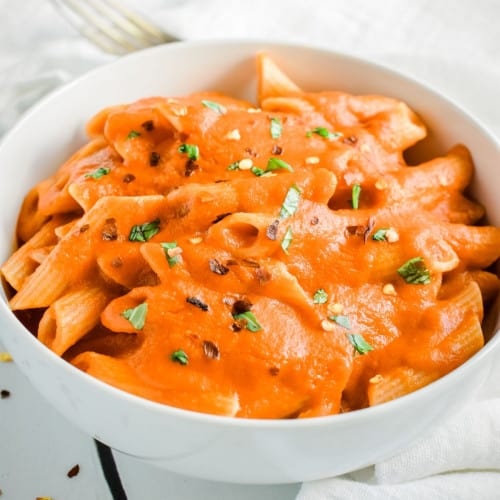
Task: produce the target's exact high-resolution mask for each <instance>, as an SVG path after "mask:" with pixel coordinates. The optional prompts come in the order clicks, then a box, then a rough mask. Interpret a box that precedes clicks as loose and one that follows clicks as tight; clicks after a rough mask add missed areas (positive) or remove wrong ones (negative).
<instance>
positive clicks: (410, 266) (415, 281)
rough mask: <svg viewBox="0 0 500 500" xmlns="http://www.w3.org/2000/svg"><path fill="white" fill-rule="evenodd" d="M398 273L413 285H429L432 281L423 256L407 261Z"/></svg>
mask: <svg viewBox="0 0 500 500" xmlns="http://www.w3.org/2000/svg"><path fill="white" fill-rule="evenodd" d="M398 274H399V275H400V276H401V277H402V278H403V279H404V280H405V281H406V283H410V284H412V285H428V284H429V283H430V282H431V275H430V272H429V270H428V269H427V268H426V267H425V263H424V259H423V258H422V257H414V258H413V259H410V260H409V261H408V262H405V263H404V264H403V265H402V266H401V267H400V268H399V269H398Z"/></svg>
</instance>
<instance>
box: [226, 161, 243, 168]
mask: <svg viewBox="0 0 500 500" xmlns="http://www.w3.org/2000/svg"><path fill="white" fill-rule="evenodd" d="M239 169H240V162H239V161H235V162H233V163H231V165H229V167H227V170H239Z"/></svg>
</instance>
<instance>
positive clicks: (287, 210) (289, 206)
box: [280, 184, 302, 219]
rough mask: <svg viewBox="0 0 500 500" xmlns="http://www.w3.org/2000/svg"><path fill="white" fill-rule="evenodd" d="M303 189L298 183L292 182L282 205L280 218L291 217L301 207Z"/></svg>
mask: <svg viewBox="0 0 500 500" xmlns="http://www.w3.org/2000/svg"><path fill="white" fill-rule="evenodd" d="M301 193H302V191H301V190H300V188H299V187H298V186H297V184H292V186H291V187H290V189H289V190H288V192H287V193H286V196H285V200H284V201H283V205H281V210H280V219H286V218H288V217H291V216H292V215H293V214H294V213H295V212H296V211H297V208H299V200H300V195H301Z"/></svg>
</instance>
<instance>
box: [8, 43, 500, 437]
mask: <svg viewBox="0 0 500 500" xmlns="http://www.w3.org/2000/svg"><path fill="white" fill-rule="evenodd" d="M207 46H208V47H212V48H213V49H216V47H217V46H222V47H227V46H235V47H236V46H242V47H252V46H254V47H255V50H256V51H257V47H260V46H262V48H269V49H271V50H272V49H273V48H278V49H290V48H298V49H301V50H306V51H311V52H313V53H319V54H320V55H324V56H326V57H331V56H334V57H336V58H339V59H344V60H347V61H350V62H352V63H354V64H357V65H361V66H365V67H368V68H369V69H371V70H374V71H377V72H381V73H383V74H385V75H386V76H388V77H390V78H396V79H400V80H402V81H403V82H404V83H406V84H408V83H409V84H411V85H414V86H417V87H420V88H421V89H422V90H424V92H427V93H428V94H431V95H432V96H433V97H434V98H437V99H439V100H442V101H444V102H446V103H448V104H449V105H450V106H451V107H453V108H454V109H455V110H456V111H457V112H458V113H459V114H461V115H462V116H463V118H464V119H465V120H467V121H469V122H471V123H472V124H473V125H474V126H475V127H477V128H478V129H479V130H480V132H481V133H482V135H483V136H485V138H486V139H488V141H489V142H490V143H492V145H494V146H495V147H496V148H497V149H498V151H499V152H500V140H499V139H498V138H497V137H496V136H495V134H493V132H492V131H491V130H490V129H489V128H488V127H487V126H486V125H485V124H484V123H482V122H481V121H479V119H478V118H476V117H475V116H474V115H473V114H472V113H470V112H469V111H466V110H465V109H464V107H462V105H460V104H459V103H457V102H456V101H455V100H454V99H453V98H450V97H448V96H445V95H443V93H441V91H439V90H437V89H436V88H435V87H434V86H433V85H431V84H429V83H428V82H426V81H422V80H420V79H419V78H416V77H414V76H410V75H408V74H406V73H404V72H402V71H399V70H396V69H393V68H391V67H388V66H386V65H384V64H383V63H380V62H374V61H372V60H369V59H367V58H364V57H361V56H359V55H353V54H350V53H346V52H340V51H336V50H334V49H331V48H329V47H327V46H326V45H322V44H315V43H302V42H297V41H286V40H266V39H261V38H255V39H250V38H234V39H222V38H220V39H210V40H203V39H201V40H191V41H176V42H171V43H168V44H164V45H159V46H155V47H151V48H148V49H145V50H141V51H137V52H133V53H131V54H128V55H125V56H122V57H120V58H118V59H116V60H113V61H111V62H105V63H103V64H101V65H99V66H97V67H95V68H93V69H91V70H90V71H87V72H85V73H83V74H82V75H80V76H78V77H76V78H74V79H73V80H71V81H70V82H68V83H65V84H63V85H61V86H60V87H58V88H56V89H55V90H53V91H51V92H49V93H48V94H47V95H45V96H44V97H43V98H42V99H40V100H39V101H37V102H36V103H35V104H34V105H33V106H31V107H30V108H29V109H28V110H26V111H25V112H24V113H23V114H22V116H21V117H20V118H19V119H18V120H17V122H16V123H15V124H14V125H13V126H12V127H11V128H10V129H9V130H8V132H7V133H6V134H5V135H4V136H3V137H2V138H1V139H0V156H1V155H2V151H3V148H4V147H5V144H7V143H8V142H9V141H10V140H11V137H13V136H14V135H15V134H16V133H17V132H18V130H20V129H22V128H23V127H24V125H25V123H26V122H29V120H30V119H31V117H32V116H33V115H36V114H37V113H38V112H39V110H41V109H42V110H43V108H44V107H45V106H50V102H51V101H52V100H53V99H56V98H57V97H58V96H59V95H61V94H64V93H66V92H69V91H70V90H71V89H72V88H73V87H77V86H80V85H84V84H85V82H86V81H87V80H90V79H93V78H95V76H96V75H99V73H100V72H105V71H108V69H109V68H116V67H119V66H121V65H125V66H127V65H130V64H133V63H134V61H136V60H140V59H141V58H143V57H145V56H149V55H150V54H153V53H155V52H158V53H164V52H165V53H167V54H168V52H170V51H177V50H196V49H201V48H206V47H207ZM0 295H1V296H2V298H1V300H0V314H1V315H2V316H4V317H5V318H6V319H8V320H9V322H10V323H8V324H7V325H6V326H7V327H9V326H10V327H12V328H18V329H20V330H22V331H23V336H24V337H25V339H26V337H29V340H27V339H26V341H27V342H31V345H32V347H34V348H35V349H37V350H38V352H39V353H40V356H42V357H46V356H48V358H47V359H48V360H50V362H54V363H56V366H58V367H60V369H61V370H70V372H71V373H73V375H74V376H76V377H79V378H80V380H81V382H82V383H84V384H91V385H93V386H94V387H95V388H96V390H98V391H104V392H105V393H107V394H109V395H110V397H113V398H121V399H122V400H124V401H126V402H127V403H130V404H132V405H137V406H142V407H143V408H144V409H146V410H148V409H151V410H153V411H154V412H155V413H159V414H162V413H163V414H165V416H167V415H168V416H171V417H174V418H179V417H181V418H183V419H186V420H189V421H197V422H198V423H200V424H212V425H223V426H224V427H227V426H230V427H234V428H256V429H269V430H275V429H288V430H290V429H292V430H293V429H299V428H304V427H317V426H323V425H329V426H331V425H338V426H342V425H344V424H345V423H346V422H350V423H357V422H360V421H364V420H366V419H370V418H372V416H373V417H377V416H378V417H381V416H383V415H384V414H392V413H395V410H397V409H398V408H399V407H401V406H403V405H407V404H408V403H411V402H412V401H414V400H416V399H421V398H425V397H426V396H427V395H428V393H429V392H431V391H434V390H435V388H437V387H438V388H443V389H444V387H443V386H447V385H453V382H454V381H455V379H460V378H462V376H465V374H466V373H467V372H468V371H469V370H471V369H472V368H473V366H474V365H476V364H477V363H480V362H481V361H482V360H483V358H486V357H487V356H489V355H491V354H492V353H493V352H494V351H495V350H496V349H497V348H498V347H499V344H500V326H499V324H498V321H499V319H500V315H499V316H498V317H497V323H496V326H495V327H494V328H493V331H492V332H491V336H490V338H489V340H488V341H487V342H486V343H485V345H484V346H483V347H482V348H481V349H480V350H479V351H478V352H477V353H475V354H474V355H473V356H471V357H470V358H469V359H468V360H467V361H465V362H464V363H463V364H461V365H460V366H458V367H456V368H455V369H453V370H452V371H451V372H449V373H447V374H445V375H443V376H442V377H440V378H439V379H437V380H435V381H433V382H431V383H430V384H428V385H426V386H424V387H422V388H420V389H417V390H416V391H414V392H412V393H409V394H405V395H403V396H400V397H398V398H396V399H394V400H391V401H388V402H385V403H382V404H379V405H375V406H372V407H367V408H362V409H359V410H354V411H351V412H346V413H340V414H333V415H325V416H317V417H310V418H303V419H263V418H242V417H230V416H223V415H214V414H209V413H202V412H196V411H193V410H186V409H183V408H178V407H175V406H169V405H167V404H164V403H159V402H156V401H152V400H149V399H146V398H143V397H141V396H137V395H134V394H132V393H129V392H126V391H124V390H122V389H119V388H116V387H114V386H112V385H110V384H107V383H105V382H103V381H101V380H100V379H97V378H95V377H93V376H91V375H88V374H87V373H85V372H83V371H81V370H80V369H78V368H77V367H76V366H74V365H72V364H71V363H70V362H68V361H66V360H64V359H63V358H62V357H60V356H58V355H56V354H55V353H54V352H52V351H51V350H50V349H49V348H48V347H46V346H45V345H44V344H43V343H42V342H40V341H39V340H38V339H37V337H35V336H34V335H33V334H32V333H31V332H30V331H29V330H28V329H27V328H26V327H25V326H24V325H23V324H22V323H21V322H20V321H19V320H18V319H17V318H16V316H15V315H14V313H13V311H12V310H11V309H10V308H9V306H8V302H7V297H6V294H5V290H2V293H1V294H0ZM0 337H1V333H0Z"/></svg>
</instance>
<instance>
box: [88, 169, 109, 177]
mask: <svg viewBox="0 0 500 500" xmlns="http://www.w3.org/2000/svg"><path fill="white" fill-rule="evenodd" d="M110 172H111V169H110V168H108V167H99V168H98V169H97V170H94V171H93V172H90V173H88V174H85V178H86V179H87V178H88V177H92V179H100V178H101V177H103V176H105V175H108V174H109V173H110Z"/></svg>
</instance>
